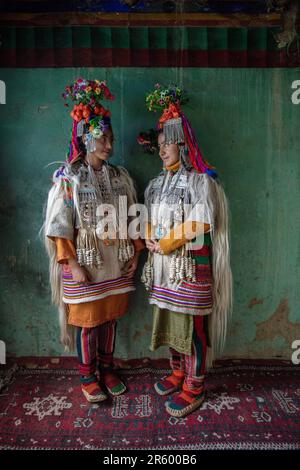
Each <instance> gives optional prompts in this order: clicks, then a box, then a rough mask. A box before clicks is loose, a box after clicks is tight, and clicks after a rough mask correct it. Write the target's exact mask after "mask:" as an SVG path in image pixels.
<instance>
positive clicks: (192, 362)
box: [170, 316, 207, 391]
mask: <svg viewBox="0 0 300 470" xmlns="http://www.w3.org/2000/svg"><path fill="white" fill-rule="evenodd" d="M206 348H207V340H206V334H205V331H204V317H203V316H195V317H194V331H193V341H192V354H191V355H187V354H181V353H179V352H177V351H175V349H173V348H170V353H171V358H170V364H171V369H172V370H182V371H184V372H185V384H186V386H187V388H188V389H189V390H194V391H196V390H198V389H200V388H201V386H202V385H203V383H204V378H205V360H206Z"/></svg>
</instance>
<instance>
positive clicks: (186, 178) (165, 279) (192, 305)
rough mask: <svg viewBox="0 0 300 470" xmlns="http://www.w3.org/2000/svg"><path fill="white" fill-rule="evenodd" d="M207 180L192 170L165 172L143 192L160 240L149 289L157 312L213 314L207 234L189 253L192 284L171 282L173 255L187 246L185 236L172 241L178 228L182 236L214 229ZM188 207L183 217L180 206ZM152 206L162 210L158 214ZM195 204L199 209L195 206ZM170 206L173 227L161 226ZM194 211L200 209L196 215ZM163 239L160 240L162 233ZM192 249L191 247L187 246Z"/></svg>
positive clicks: (155, 236)
mask: <svg viewBox="0 0 300 470" xmlns="http://www.w3.org/2000/svg"><path fill="white" fill-rule="evenodd" d="M210 179H211V178H210V177H209V176H208V175H207V174H199V173H197V172H196V171H195V170H187V169H185V168H184V166H181V167H180V168H179V169H178V171H177V172H176V173H174V171H173V172H172V171H168V172H163V173H161V174H160V175H159V176H158V177H157V178H155V179H154V180H152V181H151V182H150V183H149V185H148V187H147V189H146V192H145V200H146V201H147V205H148V211H151V225H152V231H153V232H154V236H153V238H156V239H160V241H159V244H160V247H161V248H162V250H163V252H164V253H165V254H164V255H161V254H158V253H154V255H153V285H152V288H151V289H150V297H149V302H150V304H153V305H156V306H157V307H159V308H160V309H168V310H171V311H173V312H178V313H183V314H190V315H207V314H209V313H211V311H212V302H213V299H212V270H211V239H210V235H209V233H206V234H205V235H204V239H203V246H201V247H199V249H197V250H191V255H192V257H193V258H194V260H195V264H196V279H195V282H191V281H186V280H182V281H181V282H180V283H174V282H172V280H170V263H171V256H172V251H173V250H174V249H175V248H177V247H180V246H182V245H184V244H185V243H186V242H188V237H187V238H185V237H184V236H183V237H181V238H178V239H177V240H176V239H174V232H175V231H176V229H177V228H179V227H180V228H184V229H185V234H186V233H187V232H188V231H189V230H190V229H191V228H195V227H196V226H198V224H199V226H200V227H201V226H202V230H203V224H205V225H204V227H205V228H206V229H208V230H212V229H213V222H214V218H213V217H214V215H213V208H212V207H210V204H209V201H210V195H209V193H210V185H211V181H210ZM181 202H183V203H184V204H187V205H189V208H188V210H187V213H186V214H185V216H183V211H182V209H181V208H180V204H181ZM151 204H155V205H157V206H159V207H162V209H161V211H160V213H157V212H159V210H158V211H157V210H156V213H155V208H154V209H153V208H152V210H151ZM197 204H198V205H199V206H197ZM170 205H173V209H172V211H171V212H172V218H173V226H172V227H171V228H170V227H168V228H167V229H166V226H164V224H165V222H166V218H167V212H169V214H170ZM196 207H197V208H198V209H199V210H198V211H196V210H195V209H196ZM153 226H154V227H153ZM160 230H161V233H163V235H164V236H163V237H160V235H161V233H160ZM190 246H192V244H191V245H190Z"/></svg>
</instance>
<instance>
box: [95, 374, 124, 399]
mask: <svg viewBox="0 0 300 470" xmlns="http://www.w3.org/2000/svg"><path fill="white" fill-rule="evenodd" d="M101 375H102V377H103V382H104V384H105V387H106V388H107V391H108V392H109V393H110V394H111V395H113V396H118V395H122V393H124V392H126V390H127V388H126V385H125V384H124V383H123V382H122V380H121V379H120V378H119V377H118V376H117V374H114V373H113V372H111V371H109V372H108V371H107V372H103V371H102V373H101Z"/></svg>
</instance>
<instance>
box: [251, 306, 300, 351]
mask: <svg viewBox="0 0 300 470" xmlns="http://www.w3.org/2000/svg"><path fill="white" fill-rule="evenodd" d="M289 312H290V308H289V303H288V299H283V300H281V302H280V303H279V305H278V307H277V309H276V310H275V312H274V313H273V315H272V316H271V317H270V318H268V320H266V321H264V322H262V323H259V324H258V325H257V327H256V336H255V339H257V340H258V341H265V340H274V339H275V338H276V337H277V336H279V337H282V338H284V339H285V341H286V343H287V344H288V345H291V344H292V342H293V341H294V340H295V339H298V338H300V325H299V323H292V322H290V321H289Z"/></svg>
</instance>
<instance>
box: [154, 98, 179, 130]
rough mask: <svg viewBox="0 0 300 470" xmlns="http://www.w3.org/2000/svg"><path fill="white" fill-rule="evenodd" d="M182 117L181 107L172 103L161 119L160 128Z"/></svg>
mask: <svg viewBox="0 0 300 470" xmlns="http://www.w3.org/2000/svg"><path fill="white" fill-rule="evenodd" d="M179 116H180V108H179V105H177V104H174V103H170V104H169V107H168V108H166V109H165V110H164V112H163V114H162V116H161V117H160V119H159V121H158V122H159V127H160V128H162V127H163V123H164V122H166V121H169V119H176V118H178V117H179Z"/></svg>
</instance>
